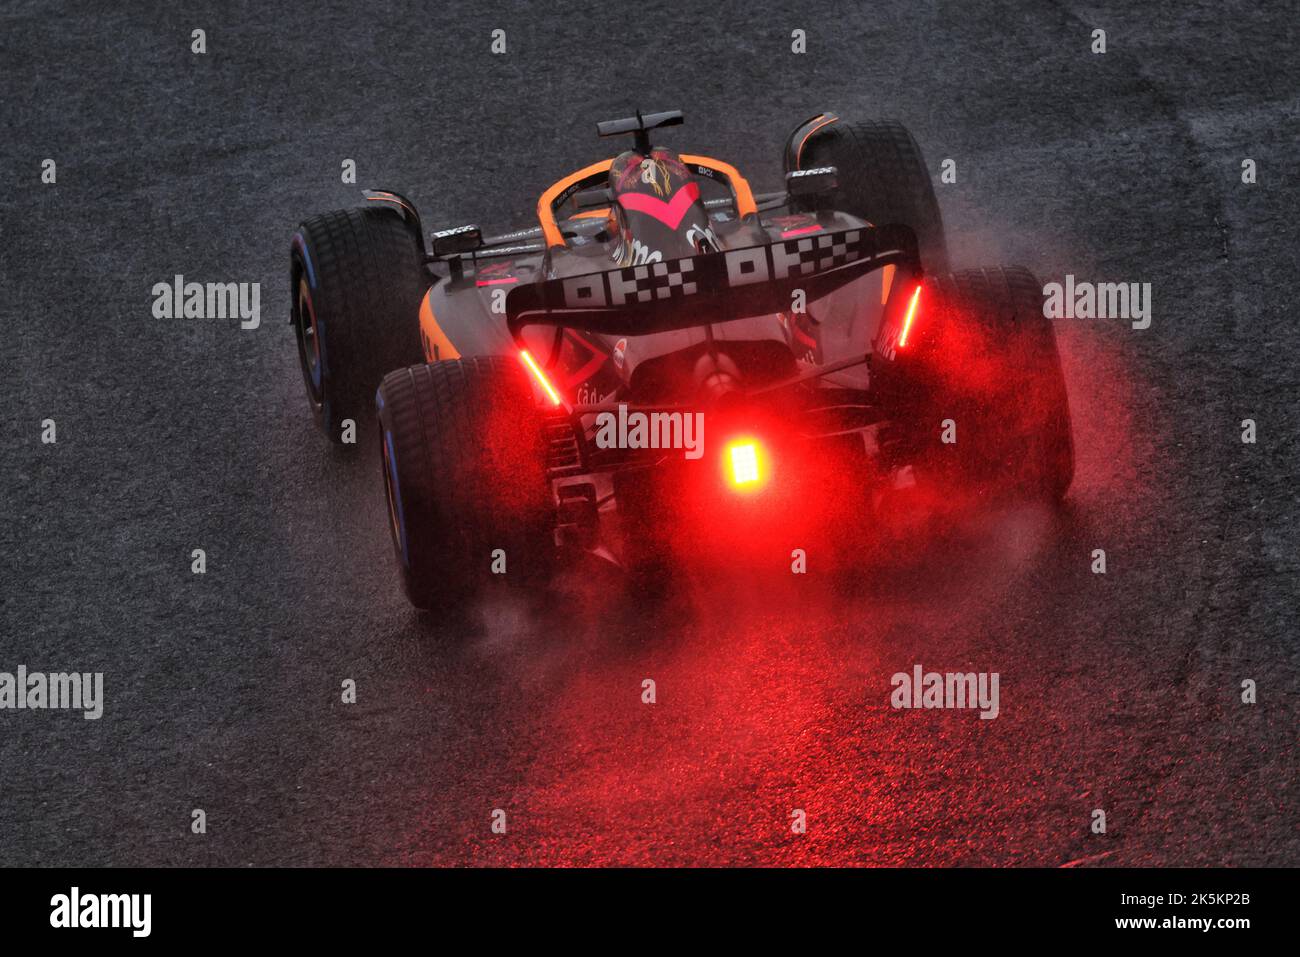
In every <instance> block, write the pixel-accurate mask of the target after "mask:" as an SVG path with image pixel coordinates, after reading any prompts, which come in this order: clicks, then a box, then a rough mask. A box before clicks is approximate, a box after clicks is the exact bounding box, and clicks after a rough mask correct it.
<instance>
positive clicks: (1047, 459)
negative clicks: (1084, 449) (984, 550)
mask: <svg viewBox="0 0 1300 957" xmlns="http://www.w3.org/2000/svg"><path fill="white" fill-rule="evenodd" d="M1042 302H1043V297H1042V285H1041V284H1040V283H1039V282H1038V280H1037V279H1036V278H1035V277H1034V275H1033V274H1032V273H1031V272H1029V271H1028V270H1027V269H1022V268H1018V267H1012V268H993V269H972V270H966V271H963V272H956V273H946V274H942V275H938V276H930V277H928V278H927V279H926V282H925V286H924V287H923V289H922V291H921V295H920V299H919V300H918V303H919V305H918V308H917V315H916V318H915V323H914V329H913V335H912V337H911V341H910V343H909V348H906V349H899V350H898V352H897V355H896V357H895V358H894V360H892V361H891V362H887V363H883V365H884V368H881V369H880V370H879V371H880V375H879V377H878V386H879V393H880V395H881V397H882V400H883V402H884V404H885V405H886V407H887V409H888V410H889V412H890V414H891V418H892V419H893V420H894V421H895V422H896V423H897V424H898V430H899V431H900V432H901V433H902V435H903V444H904V445H905V446H906V447H907V453H908V457H909V458H910V459H912V460H913V461H915V462H916V463H917V465H918V467H919V468H920V470H921V472H922V473H923V474H928V475H929V476H930V477H931V478H934V479H937V480H938V481H939V482H940V483H944V484H947V483H957V484H958V485H959V486H960V487H961V488H963V489H966V490H971V491H974V492H975V493H976V494H977V495H979V496H980V497H990V496H1003V495H1008V494H1010V495H1016V496H1028V497H1034V498H1045V499H1051V500H1060V499H1061V498H1063V497H1064V495H1065V493H1066V491H1067V490H1068V489H1069V487H1070V482H1071V481H1072V479H1073V477H1074V443H1073V439H1072V436H1071V425H1070V407H1069V401H1068V398H1067V395H1066V388H1065V378H1064V376H1063V375H1062V372H1061V361H1060V356H1059V354H1058V352H1057V348H1056V337H1055V334H1054V331H1053V329H1052V323H1051V320H1049V319H1047V318H1046V317H1044V316H1043V309H1042ZM895 434H898V433H897V432H896V433H895ZM945 434H946V436H947V438H949V439H952V438H955V440H956V441H955V442H953V441H947V442H945V441H944V438H945Z"/></svg>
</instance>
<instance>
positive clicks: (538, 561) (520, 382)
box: [376, 356, 554, 610]
mask: <svg viewBox="0 0 1300 957" xmlns="http://www.w3.org/2000/svg"><path fill="white" fill-rule="evenodd" d="M376 403H377V405H378V407H379V423H380V428H381V432H382V442H381V453H380V454H381V457H382V462H383V470H384V488H385V491H386V500H387V503H388V518H389V529H390V532H391V533H392V540H393V548H394V551H395V553H396V557H397V564H398V568H399V570H400V573H401V577H402V586H403V589H404V591H405V592H406V596H407V597H408V598H409V599H410V601H411V604H412V605H414V606H415V607H416V608H420V609H423V610H431V609H451V608H457V607H460V606H462V605H463V604H465V603H466V602H467V601H470V600H472V599H473V598H474V597H476V596H477V595H478V594H479V593H480V592H481V590H482V589H483V588H484V586H485V585H487V584H488V583H489V582H493V581H497V582H504V583H505V584H507V585H519V586H524V587H527V586H533V585H537V584H538V583H539V582H543V581H544V579H545V576H546V575H547V573H548V572H549V568H550V560H551V555H552V551H553V548H554V540H553V533H552V527H553V521H554V517H553V509H552V508H551V502H550V490H549V487H548V485H547V482H546V470H545V461H546V460H545V454H546V452H545V447H544V442H543V430H542V420H541V416H540V413H539V412H538V410H537V407H536V404H535V402H534V399H533V392H532V389H531V387H530V385H529V383H528V380H527V378H526V373H525V372H524V370H523V367H522V366H520V365H519V363H518V362H516V361H514V360H512V359H508V358H505V357H499V356H493V357H482V358H473V359H454V360H448V361H443V362H434V363H431V364H429V365H417V366H412V367H410V368H406V369H401V370H398V371H396V372H390V373H389V374H388V375H386V376H385V377H384V379H383V382H382V384H381V385H380V387H379V392H378V395H377V396H376ZM502 562H504V572H501V570H500V569H501V567H502V566H501V563H502Z"/></svg>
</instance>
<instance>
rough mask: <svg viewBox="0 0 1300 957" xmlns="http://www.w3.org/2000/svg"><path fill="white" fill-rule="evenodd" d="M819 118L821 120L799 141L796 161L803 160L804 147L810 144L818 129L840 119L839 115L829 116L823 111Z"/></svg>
mask: <svg viewBox="0 0 1300 957" xmlns="http://www.w3.org/2000/svg"><path fill="white" fill-rule="evenodd" d="M817 119H818V120H820V121H821V122H820V123H817V125H816V126H814V127H813V128H812V129H810V130H809V131H808V132H807V133H805V134H804V138H803V139H802V140H800V141H799V149H798V151H797V152H796V153H795V154H794V155H795V162H796V163H798V162H801V161H802V160H803V148H804V147H805V146H806V145H808V141H809V140H810V139H812V135H813V134H814V133H816V132H817V131H818V130H820V129H821V128H822V127H823V126H830V125H831V124H832V123H834V122H835V121H836V120H837V119H838V117H835V116H831V117H827V115H826V114H825V113H823V114H822V115H821V116H819V117H817Z"/></svg>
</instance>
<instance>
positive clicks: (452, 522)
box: [291, 111, 1074, 609]
mask: <svg viewBox="0 0 1300 957" xmlns="http://www.w3.org/2000/svg"><path fill="white" fill-rule="evenodd" d="M681 123H682V114H681V112H680V111H669V112H662V113H650V114H643V113H640V112H638V113H637V114H636V115H635V116H633V117H629V118H626V119H619V120H612V121H607V122H602V123H599V124H597V132H598V133H599V135H600V136H602V137H611V136H623V135H630V136H631V137H633V143H632V148H631V149H629V150H626V151H623V152H621V153H619V154H618V155H617V156H615V157H613V158H612V159H604V160H601V161H599V162H595V163H592V164H591V165H590V166H587V167H585V168H583V169H580V170H577V171H576V172H573V173H570V174H569V175H567V176H564V177H563V178H561V179H559V180H557V181H556V182H554V183H553V184H551V185H550V186H549V187H547V188H546V189H545V190H544V191H543V192H542V194H541V196H540V198H539V199H538V201H537V211H536V223H535V224H530V225H526V226H524V227H523V228H520V229H517V230H515V231H512V232H507V233H503V234H501V235H496V236H485V235H484V234H483V231H482V230H481V229H480V228H479V227H478V226H477V225H465V226H460V227H456V228H451V229H444V230H441V231H436V232H433V233H432V234H431V235H430V236H429V242H428V243H426V241H425V230H424V227H423V225H422V223H421V219H420V216H419V214H418V213H417V211H416V209H415V206H414V205H413V204H412V203H411V202H410V201H409V200H408V199H406V198H405V197H403V196H402V195H400V194H399V193H396V192H393V191H390V190H366V191H365V194H364V195H365V198H366V200H367V202H366V205H365V206H364V207H362V208H358V209H351V210H342V211H338V212H332V213H327V214H324V215H321V216H317V217H314V218H312V219H309V220H306V221H305V222H303V223H302V225H301V227H300V228H299V230H298V231H297V232H296V233H295V235H294V236H293V240H292V250H291V282H292V289H293V297H292V302H293V308H292V316H291V322H292V325H293V328H294V329H295V331H296V334H297V340H298V347H299V356H300V359H301V364H302V371H303V377H304V380H305V382H306V386H307V393H308V397H309V399H310V401H311V406H312V409H313V411H314V414H315V417H316V421H317V422H318V423H319V425H320V426H321V428H322V429H323V430H324V432H325V433H326V435H327V436H329V437H330V438H331V439H333V440H335V441H339V440H340V437H341V436H342V435H343V433H344V430H345V429H346V428H347V427H348V426H349V424H350V423H348V422H347V420H349V419H350V420H352V423H351V424H355V423H357V422H360V421H362V420H363V419H366V416H367V414H368V413H369V412H370V409H371V408H372V405H371V403H372V401H373V403H374V405H375V406H377V409H378V418H379V426H380V430H379V431H380V435H381V441H380V442H379V445H380V450H381V453H380V454H381V457H382V466H383V475H384V482H385V488H386V491H387V503H388V517H389V525H390V531H391V535H392V540H393V545H394V549H395V552H396V556H397V563H398V566H399V568H400V572H401V577H402V581H403V585H404V589H405V591H406V594H407V596H408V598H409V599H410V600H411V602H412V603H413V604H414V605H415V606H416V607H418V608H422V609H429V608H433V607H436V606H441V605H445V604H448V603H452V602H455V601H458V600H463V599H464V598H466V597H469V596H471V595H473V594H475V593H476V592H477V591H478V590H479V588H480V587H481V586H482V584H483V583H484V581H485V580H486V579H488V578H490V576H491V575H492V574H493V573H494V572H495V573H501V572H506V573H507V577H509V578H511V579H513V580H515V581H531V580H535V577H534V576H535V575H536V574H543V573H545V571H546V570H547V569H549V568H550V567H551V563H552V562H553V561H554V560H555V558H556V557H557V556H560V555H563V554H565V553H566V552H570V551H572V550H575V549H576V550H578V551H585V552H587V553H590V554H592V555H596V556H599V557H601V558H604V559H607V560H609V561H611V562H614V563H616V564H620V565H623V566H625V567H627V568H629V569H641V568H646V567H652V566H653V565H654V563H655V560H656V559H655V556H656V555H659V554H661V549H660V546H662V544H663V539H664V535H665V530H666V529H672V528H673V527H674V526H677V525H679V524H690V523H692V522H695V523H696V525H695V526H694V527H696V528H699V527H702V526H700V525H699V522H701V521H703V522H707V521H708V520H709V519H710V518H712V519H713V520H714V521H715V524H719V525H721V526H723V527H725V528H727V529H730V530H732V531H734V530H735V529H737V528H742V529H743V528H745V527H747V523H751V522H759V521H769V522H770V521H772V520H778V521H779V520H780V518H781V516H791V515H794V514H797V513H801V512H802V511H805V510H807V509H809V508H815V507H816V506H818V505H822V504H826V502H827V501H828V500H829V499H832V498H833V499H835V500H836V501H839V502H842V501H843V500H844V497H845V494H846V490H848V492H849V493H854V492H856V491H863V492H864V497H863V498H862V500H861V501H862V502H868V503H869V502H870V501H876V500H877V499H871V498H870V497H869V496H866V492H868V491H869V490H871V489H876V488H897V487H905V486H915V485H916V484H917V483H920V482H924V483H929V484H930V485H931V486H932V487H935V488H939V489H941V490H942V489H949V490H954V494H955V491H956V490H960V491H961V492H963V493H970V494H973V495H974V496H975V497H976V498H978V499H988V498H991V497H994V496H1002V495H1007V494H1011V495H1028V496H1035V497H1042V498H1045V499H1048V500H1059V499H1060V498H1061V497H1062V496H1064V495H1065V493H1066V490H1067V488H1068V487H1069V484H1070V481H1071V479H1072V476H1073V471H1074V451H1073V444H1072V439H1071V428H1070V413H1069V407H1068V403H1067V398H1066V390H1065V384H1064V379H1063V377H1062V373H1061V366H1060V361H1059V357H1058V355H1057V349H1056V343H1055V339H1054V335H1053V331H1052V327H1051V324H1050V322H1049V321H1048V320H1047V319H1045V318H1044V316H1043V311H1042V308H1041V301H1042V300H1041V289H1042V287H1041V285H1040V284H1039V283H1038V282H1037V280H1036V279H1035V278H1034V277H1033V276H1032V275H1031V274H1030V273H1029V272H1028V271H1027V270H1024V269H1020V268H994V269H979V270H969V271H964V272H957V273H949V272H947V269H948V265H947V255H948V254H947V248H946V243H945V238H944V232H943V222H942V218H941V215H940V211H939V206H938V203H937V201H936V199H935V193H934V189H933V186H932V183H931V180H930V176H929V173H928V171H927V168H926V166H925V164H924V161H923V160H922V156H921V152H920V150H919V148H918V147H917V145H916V142H915V140H914V139H913V137H912V136H911V134H910V133H908V131H907V130H906V129H905V128H904V127H903V126H901V125H899V124H897V123H889V122H868V123H850V122H845V121H843V120H841V119H840V118H839V117H838V116H836V115H835V114H833V113H821V114H818V115H817V116H814V117H812V118H810V119H809V120H807V121H806V122H804V123H802V124H800V125H799V126H798V127H797V128H796V129H795V130H794V132H793V133H791V134H790V136H789V138H788V139H787V141H786V146H785V155H784V168H785V182H784V184H783V185H784V188H783V189H781V190H780V191H777V192H772V193H766V194H755V193H754V192H752V191H751V188H750V185H749V183H748V182H747V180H746V179H745V177H744V176H742V175H741V173H740V172H739V171H738V170H737V169H736V168H735V167H734V166H732V165H730V164H729V163H726V162H723V161H721V160H717V159H713V158H710V157H707V156H700V155H692V154H686V153H680V154H679V153H676V152H674V151H673V150H671V149H668V148H665V147H663V146H659V145H652V142H651V133H652V131H657V130H661V129H663V128H665V127H671V126H676V125H679V124H681ZM657 135H658V134H656V136H657ZM376 387H378V392H377V393H376ZM706 439H707V441H706ZM941 494H948V493H947V492H941ZM850 498H852V494H850ZM854 501H855V502H857V499H854ZM853 507H854V508H858V505H857V504H854V506H853ZM863 507H866V506H865V505H864V506H863Z"/></svg>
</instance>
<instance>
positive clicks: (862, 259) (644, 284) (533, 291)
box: [506, 225, 921, 365]
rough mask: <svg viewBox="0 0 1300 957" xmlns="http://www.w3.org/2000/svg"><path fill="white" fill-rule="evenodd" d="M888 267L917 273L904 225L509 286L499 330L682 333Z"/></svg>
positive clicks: (769, 309) (811, 295) (771, 308)
mask: <svg viewBox="0 0 1300 957" xmlns="http://www.w3.org/2000/svg"><path fill="white" fill-rule="evenodd" d="M889 265H894V266H901V267H903V268H904V269H905V270H906V271H908V272H910V273H911V274H913V275H915V276H916V277H918V278H919V277H920V275H921V261H920V256H919V255H918V253H917V247H916V235H915V234H914V233H913V232H912V230H911V229H909V228H908V227H906V226H901V225H890V226H883V227H871V226H867V227H862V228H858V229H843V230H835V231H827V232H823V233H818V234H815V235H810V236H802V237H800V238H798V239H788V240H782V241H777V242H773V243H769V244H765V245H762V246H747V247H745V248H742V249H727V250H723V251H722V252H716V253H701V254H698V255H695V256H686V257H683V258H681V259H670V260H666V261H663V262H655V263H647V264H645V265H641V266H628V267H626V268H623V269H611V270H606V271H605V272H598V273H587V274H584V275H581V276H566V277H562V278H559V279H551V280H548V281H545V282H536V283H528V284H525V285H521V286H517V287H515V288H514V289H512V290H510V292H509V293H508V294H507V295H506V326H507V328H508V329H509V330H510V335H511V336H512V337H513V339H514V341H515V343H516V345H518V346H519V348H521V349H523V348H525V345H524V341H523V338H522V335H521V334H522V331H523V329H524V328H525V327H526V326H530V325H548V326H556V327H559V328H557V335H558V334H559V330H560V328H572V329H580V330H585V331H588V332H593V333H598V334H603V335H619V336H635V335H646V334H649V333H653V332H664V331H668V330H672V329H686V328H689V327H691V326H704V325H711V324H713V323H720V322H729V321H731V320H733V319H743V318H745V317H747V316H761V315H768V314H772V313H778V312H784V311H786V310H788V309H789V308H790V304H791V301H792V297H793V295H794V292H795V290H797V289H798V290H803V293H804V296H805V297H806V299H807V300H808V301H811V300H814V299H819V298H821V297H822V296H825V295H826V294H828V293H830V292H833V291H834V290H836V289H838V288H840V287H841V286H844V285H845V284H847V283H849V282H852V281H853V280H854V279H857V278H859V277H860V276H864V275H866V274H867V273H869V272H872V271H874V270H876V269H880V268H882V267H884V266H889ZM555 356H556V352H554V351H553V352H552V355H551V359H552V361H553V360H554V359H555ZM547 364H548V365H550V363H549V362H548V363H547Z"/></svg>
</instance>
